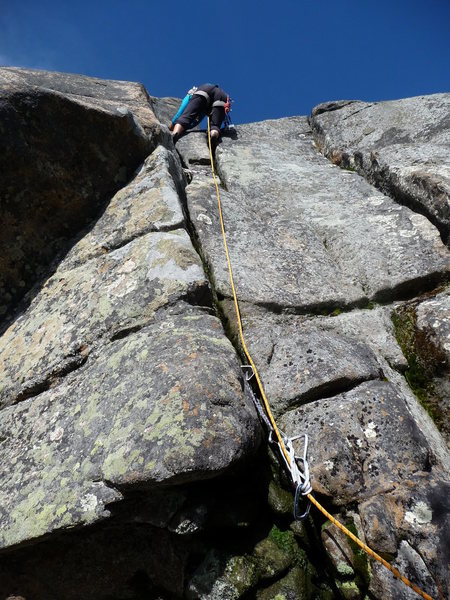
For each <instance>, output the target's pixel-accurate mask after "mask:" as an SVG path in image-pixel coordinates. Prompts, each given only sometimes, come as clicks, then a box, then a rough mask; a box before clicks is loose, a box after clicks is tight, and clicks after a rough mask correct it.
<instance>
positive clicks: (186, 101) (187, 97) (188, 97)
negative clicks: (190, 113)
mask: <svg viewBox="0 0 450 600" xmlns="http://www.w3.org/2000/svg"><path fill="white" fill-rule="evenodd" d="M191 98H192V96H191V94H186V96H185V97H184V98H183V102H182V103H181V104H180V108H179V109H178V112H177V114H176V115H175V116H174V118H173V119H172V123H175V121H176V120H177V119H178V118H179V117H181V115H182V114H183V111H184V109H185V108H186V106H187V103H188V102H189V100H190V99H191Z"/></svg>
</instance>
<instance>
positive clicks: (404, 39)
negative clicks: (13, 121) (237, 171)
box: [0, 0, 450, 123]
mask: <svg viewBox="0 0 450 600" xmlns="http://www.w3.org/2000/svg"><path fill="white" fill-rule="evenodd" d="M449 32H450V2H449V1H448V0H427V1H426V2H425V0H422V1H421V2H419V1H416V0H376V1H370V2H369V1H368V0H340V1H339V2H337V1H330V0H321V1H320V2H318V1H302V0H278V2H277V1H276V0H272V1H271V2H269V1H266V0H259V1H256V0H255V1H253V2H248V1H246V0H225V1H223V2H218V1H217V0H216V1H214V0H210V1H209V2H206V1H205V0H199V1H197V2H193V1H192V0H185V1H184V2H181V1H179V0H172V1H170V2H169V1H167V0H164V1H155V0H146V1H144V0H129V1H127V2H125V1H119V0H90V1H89V2H88V1H86V0H77V1H76V2H75V1H74V2H69V1H67V0H59V1H54V0H39V1H36V0H0V64H1V65H3V66H24V67H32V68H42V69H49V70H57V71H65V72H72V73H82V74H85V75H92V76H96V77H103V78H108V79H125V80H130V81H141V82H142V83H144V84H145V86H146V87H147V89H148V91H149V92H150V94H151V95H154V96H183V95H184V93H185V92H186V91H187V89H188V88H189V87H191V85H193V84H200V83H204V82H207V81H210V82H214V83H219V84H220V85H221V86H222V87H223V88H224V89H225V90H226V91H227V92H228V93H229V94H230V95H231V96H232V97H233V99H234V104H233V113H232V117H233V121H234V122H235V123H241V122H248V121H257V120H262V119H268V118H278V117H283V116H289V115H303V114H308V113H309V112H310V111H311V109H312V108H313V107H314V106H315V105H316V104H318V103H320V102H324V101H328V100H338V99H361V100H366V101H376V100H385V99H393V98H402V97H407V96H415V95H420V94H431V93H436V92H446V91H447V92H448V91H450V33H449Z"/></svg>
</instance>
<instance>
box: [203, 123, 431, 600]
mask: <svg viewBox="0 0 450 600" xmlns="http://www.w3.org/2000/svg"><path fill="white" fill-rule="evenodd" d="M208 146H209V157H210V161H211V171H212V176H213V179H214V185H215V188H216V194H217V205H218V209H219V220H220V227H221V230H222V238H223V245H224V248H225V254H226V259H227V265H228V274H229V278H230V284H231V291H232V294H233V302H234V309H235V313H236V320H237V325H238V330H239V339H240V341H241V345H242V349H243V352H244V354H245V356H246V358H247V360H248V362H249V364H248V365H246V366H244V368H247V369H249V370H250V375H248V374H247V376H246V379H247V380H249V379H251V377H253V376H254V377H255V379H256V382H257V386H258V389H259V393H260V395H261V398H262V401H263V405H264V410H265V415H264V417H262V418H263V421H264V422H265V423H266V425H267V426H268V427H269V430H270V434H269V440H273V441H275V442H276V443H277V445H278V448H279V450H280V454H281V457H282V458H283V461H284V463H285V464H286V466H287V469H288V471H289V473H290V475H291V478H292V481H293V485H294V488H295V504H294V515H295V516H296V518H299V519H300V520H301V519H303V518H305V517H306V515H307V514H308V511H309V506H308V508H307V510H306V511H305V513H304V514H302V515H300V516H297V506H298V502H299V497H300V495H302V496H304V497H306V498H307V499H308V500H309V501H310V502H311V503H312V504H314V506H315V507H316V508H317V509H318V510H319V511H320V512H321V513H322V514H323V515H324V516H325V517H326V518H327V519H329V520H330V521H331V523H333V525H335V526H336V527H337V528H338V529H340V530H341V531H342V532H343V533H345V535H346V536H348V537H349V538H350V539H351V540H353V541H354V542H355V543H356V544H357V545H358V546H359V547H360V548H362V549H363V550H364V551H365V552H366V553H367V554H368V555H369V556H371V557H372V558H374V559H375V560H376V561H378V562H379V563H381V564H382V565H384V566H385V567H386V569H389V571H390V572H391V573H392V574H393V575H394V576H395V577H397V579H400V581H402V582H403V583H404V584H405V585H407V586H408V587H410V588H411V589H412V590H414V591H415V592H416V594H418V595H419V596H421V597H422V598H425V600H433V598H432V597H431V596H430V595H429V594H426V593H425V592H423V591H422V590H421V589H420V588H419V587H417V586H416V585H415V584H414V583H412V582H411V581H409V579H407V578H406V577H404V576H403V575H402V574H401V573H400V572H399V571H398V570H397V569H396V568H395V567H393V566H392V565H391V564H390V563H388V562H387V561H386V560H384V558H382V557H381V556H380V555H379V554H377V553H376V552H375V551H374V550H372V549H371V548H369V546H367V545H366V544H365V543H364V542H362V541H361V540H360V539H359V538H358V537H356V535H354V534H353V533H352V532H351V531H349V530H348V529H347V527H345V526H344V525H343V524H342V523H340V522H339V521H338V520H337V519H335V518H334V517H333V515H331V514H330V513H329V512H328V511H327V510H326V509H325V508H324V507H323V506H322V505H321V504H320V503H319V502H318V501H317V500H316V499H315V498H314V496H313V495H312V488H311V485H310V483H309V474H308V466H307V461H306V452H307V447H308V437H307V435H306V434H303V437H304V451H303V457H298V456H296V455H295V451H294V447H293V443H292V442H293V441H294V440H295V439H297V437H302V436H296V437H294V438H289V437H287V436H286V435H285V434H284V433H283V432H281V431H280V430H279V429H278V427H277V424H276V422H275V419H274V417H273V415H272V411H271V409H270V405H269V402H268V400H267V397H266V394H265V391H264V388H263V385H262V382H261V378H260V376H259V373H258V369H257V368H256V365H255V363H254V361H253V359H252V357H251V356H250V353H249V351H248V349H247V345H246V343H245V338H244V331H243V328H242V321H241V314H240V311H239V305H238V301H237V295H236V289H235V287H234V279H233V273H232V269H231V261H230V255H229V252H228V244H227V238H226V234H225V226H224V222H223V215H222V205H221V202H220V194H219V186H218V184H217V179H216V173H215V169H214V157H213V152H212V146H211V128H210V119H209V117H208ZM254 402H255V405H256V406H257V408H258V404H259V401H258V400H257V399H254ZM258 412H259V414H260V415H261V416H262V415H263V414H264V413H263V410H262V407H261V406H260V408H259V409H258ZM299 460H300V461H302V462H303V468H304V471H303V472H302V471H301V469H300V468H299V466H298V461H299Z"/></svg>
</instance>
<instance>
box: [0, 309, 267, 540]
mask: <svg viewBox="0 0 450 600" xmlns="http://www.w3.org/2000/svg"><path fill="white" fill-rule="evenodd" d="M240 378H241V375H240V369H239V364H238V362H237V359H236V356H235V353H234V351H233V348H232V346H231V344H230V342H229V341H228V340H227V339H226V338H225V337H224V335H223V330H222V326H221V324H220V322H219V321H218V320H217V318H215V317H213V316H207V315H205V314H204V313H202V312H201V311H197V312H196V311H194V310H193V312H192V313H191V314H184V315H183V314H181V315H176V314H175V315H170V314H167V315H166V316H165V317H164V318H161V319H160V320H159V321H158V322H156V323H155V324H153V325H150V326H148V327H146V328H144V329H142V330H141V331H139V332H137V333H135V334H131V335H129V336H128V337H127V338H125V339H123V340H117V341H116V342H112V343H110V344H108V346H107V347H105V348H104V349H103V351H102V352H101V353H100V355H99V356H98V357H96V359H92V360H89V361H88V362H87V364H86V366H85V367H84V368H83V369H80V370H79V371H77V372H74V373H73V374H71V375H69V376H68V377H66V378H65V379H64V381H63V382H62V383H60V385H58V386H56V387H55V388H54V389H51V390H48V391H46V392H43V393H42V394H40V395H39V396H38V397H37V398H30V399H29V400H25V401H24V402H22V403H20V404H19V405H17V406H12V407H7V408H5V409H3V410H2V424H1V429H2V430H1V434H0V439H1V455H2V464H5V463H6V462H7V464H8V468H7V470H6V471H4V473H3V476H2V486H1V492H0V495H1V501H0V506H1V513H0V515H1V516H0V522H1V531H2V534H1V538H0V539H1V546H2V547H4V546H12V545H14V544H17V543H19V542H21V541H24V540H29V539H32V538H37V537H40V536H42V535H44V534H46V533H49V532H51V531H53V530H56V529H60V528H64V527H68V526H71V527H73V526H75V525H78V524H88V523H92V522H95V521H97V520H99V519H101V518H104V517H105V516H107V514H108V513H107V512H106V511H107V509H106V505H107V504H108V503H110V502H112V501H113V500H118V499H119V498H120V493H119V492H118V491H116V490H115V488H117V487H119V488H122V487H123V486H131V485H140V486H142V485H147V486H155V485H157V484H161V483H168V482H170V483H180V482H187V481H196V480H199V479H205V478H208V477H211V476H214V475H217V473H218V472H220V471H222V470H224V469H226V468H229V467H230V465H232V464H233V463H236V462H238V461H239V460H240V459H242V458H243V457H244V456H246V455H248V454H249V453H252V452H253V451H254V449H255V448H256V446H257V443H258V441H259V423H258V419H257V416H256V415H255V413H254V409H253V405H252V404H251V402H250V401H249V400H247V399H246V397H245V396H244V395H243V393H242V387H241V383H240ZM6 459H7V460H6ZM105 482H108V484H106V483H105ZM110 485H112V486H113V487H112V488H111V487H110Z"/></svg>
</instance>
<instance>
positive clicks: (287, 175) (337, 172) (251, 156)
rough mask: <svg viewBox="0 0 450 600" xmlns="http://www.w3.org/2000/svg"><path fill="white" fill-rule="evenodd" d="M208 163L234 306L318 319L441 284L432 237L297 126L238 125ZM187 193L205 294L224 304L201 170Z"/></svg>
mask: <svg viewBox="0 0 450 600" xmlns="http://www.w3.org/2000/svg"><path fill="white" fill-rule="evenodd" d="M216 160H217V169H218V172H219V174H220V178H221V183H222V186H223V187H222V190H221V198H222V209H223V213H224V222H225V228H226V230H227V237H228V246H229V252H230V257H231V262H232V265H233V270H234V277H235V283H236V289H237V292H238V296H239V299H240V301H241V302H244V303H251V304H257V305H259V306H264V307H267V308H269V309H270V310H273V311H276V312H280V311H285V312H300V313H301V312H316V313H317V312H320V311H323V310H325V311H327V310H328V311H331V310H333V309H335V308H343V307H346V308H352V307H355V306H358V305H364V304H366V303H367V302H368V301H373V300H375V301H383V302H386V301H389V300H392V299H395V298H399V297H404V296H405V295H406V296H408V295H410V294H411V293H413V291H414V292H416V291H417V290H420V289H426V288H430V287H433V286H434V285H435V284H436V283H437V281H439V280H442V279H445V277H447V274H448V271H449V269H450V259H449V253H448V251H447V249H446V248H445V246H444V245H443V244H442V242H441V240H440V238H439V235H438V233H437V231H436V230H435V228H434V227H433V226H432V225H431V224H430V223H429V222H428V221H427V220H426V219H425V218H424V217H422V216H420V215H417V214H415V213H413V212H412V211H411V210H409V209H407V208H405V207H402V206H399V205H398V204H396V203H395V202H394V201H392V200H391V199H390V198H388V197H386V196H383V195H382V194H380V193H379V192H377V191H376V190H374V188H373V187H372V186H370V185H369V184H367V183H366V182H365V181H364V180H362V178H361V177H359V176H358V175H357V174H355V173H350V172H347V173H346V172H344V171H342V170H341V169H338V168H337V167H335V166H333V165H332V164H330V163H329V161H327V160H326V159H325V158H323V157H321V156H320V155H319V154H318V153H317V151H316V149H315V147H314V145H313V143H312V140H311V133H310V131H309V127H308V124H307V120H306V119H303V118H298V117H293V118H289V119H281V120H279V121H265V122H263V123H256V124H250V125H245V126H240V127H239V129H238V139H237V140H232V139H231V138H223V140H222V144H220V145H219V147H218V149H217V151H216ZM186 194H187V202H188V208H189V212H190V217H191V221H192V225H193V227H194V228H195V231H196V234H197V236H198V238H199V243H200V244H201V246H202V251H203V253H204V256H205V259H206V261H207V263H208V267H209V270H210V272H211V275H212V277H213V278H214V285H215V287H216V289H217V292H218V294H220V295H221V296H225V297H229V296H230V295H231V290H230V285H229V282H228V272H227V268H226V262H225V260H224V250H223V243H222V237H221V233H220V227H219V220H218V214H217V200H216V194H215V190H214V188H213V186H212V185H211V182H210V175H209V176H207V175H206V167H205V173H203V171H201V170H199V169H197V170H196V171H195V172H194V179H193V181H192V183H191V184H190V185H189V186H188V188H187V190H186ZM267 223H270V228H268V227H267ZM243 310H244V313H245V308H244V309H243Z"/></svg>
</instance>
